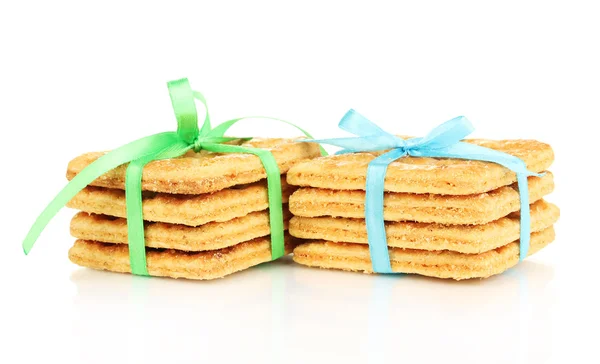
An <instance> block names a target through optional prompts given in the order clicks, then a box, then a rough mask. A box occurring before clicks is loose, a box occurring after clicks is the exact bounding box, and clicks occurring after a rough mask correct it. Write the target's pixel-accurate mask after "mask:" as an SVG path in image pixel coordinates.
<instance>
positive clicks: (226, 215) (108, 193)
mask: <svg viewBox="0 0 600 364" xmlns="http://www.w3.org/2000/svg"><path fill="white" fill-rule="evenodd" d="M281 189H282V201H283V203H287V202H288V198H289V196H290V194H291V193H292V192H293V190H294V189H295V188H294V187H291V186H289V185H288V184H287V183H286V182H285V178H282V183H281ZM241 202H243V203H241ZM67 206H68V207H71V208H74V209H77V210H81V211H85V212H89V213H94V214H103V215H110V216H117V217H126V216H127V210H126V204H125V191H123V190H120V189H109V188H103V187H86V188H85V189H83V190H82V191H81V192H79V194H77V195H76V196H75V197H74V198H73V199H72V200H71V201H70V202H69V203H68V204H67ZM268 207H269V198H268V194H267V182H266V181H260V182H255V183H252V184H249V185H241V186H235V187H230V188H227V189H224V190H220V191H217V192H214V193H205V194H200V195H184V194H169V193H155V192H144V193H143V194H142V209H143V213H144V220H146V221H157V222H168V223H172V224H183V225H189V226H199V225H202V224H206V223H209V222H212V221H219V222H220V221H228V220H231V219H234V218H236V217H241V216H245V215H247V214H249V213H252V212H255V211H262V210H265V209H267V208H268Z"/></svg>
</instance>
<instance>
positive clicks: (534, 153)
mask: <svg viewBox="0 0 600 364" xmlns="http://www.w3.org/2000/svg"><path fill="white" fill-rule="evenodd" d="M465 142H468V143H473V144H477V145H480V146H483V147H487V148H491V149H495V150H498V151H501V152H505V153H508V154H511V155H514V156H516V157H518V158H521V159H522V160H523V161H524V162H525V163H526V164H527V167H528V168H529V170H531V171H534V172H541V171H544V170H546V169H548V167H550V165H551V164H552V162H553V161H554V152H553V151H552V148H551V147H550V145H548V144H545V143H542V142H538V141H535V140H497V141H494V140H483V139H471V140H465ZM378 154H381V153H366V152H365V153H349V154H341V155H331V156H327V157H321V158H316V159H314V160H311V161H307V162H304V163H300V164H298V165H296V166H294V167H293V168H291V169H290V170H289V171H288V183H290V184H292V185H297V186H309V187H317V188H326V189H336V190H364V189H365V181H366V175H367V165H368V164H369V162H370V161H371V160H373V159H374V158H375V157H376V156H377V155H378ZM515 181H516V176H515V174H514V173H513V172H511V171H510V170H508V169H506V168H504V167H502V166H500V165H498V164H495V163H490V162H480V161H473V160H461V159H448V158H412V157H405V158H400V159H398V160H397V161H395V162H392V163H391V164H390V165H389V168H388V170H387V175H386V178H385V190H386V191H388V192H409V193H435V194H442V195H471V194H476V193H482V192H487V191H491V190H494V189H496V188H499V187H502V186H507V185H510V184H512V183H514V182H515Z"/></svg>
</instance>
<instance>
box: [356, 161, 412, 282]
mask: <svg viewBox="0 0 600 364" xmlns="http://www.w3.org/2000/svg"><path fill="white" fill-rule="evenodd" d="M405 155H406V152H405V151H403V150H401V149H394V150H391V151H389V152H387V153H385V154H382V155H380V156H379V157H377V158H375V159H373V160H372V161H371V162H370V163H369V166H368V167H367V182H366V196H365V222H366V225H367V238H368V242H369V254H370V256H371V265H372V266H373V271H374V272H375V273H394V271H393V270H392V264H391V262H390V254H389V251H388V244H387V237H386V233H385V222H384V220H383V196H384V183H385V175H386V173H387V168H388V166H389V164H390V163H392V162H393V161H395V160H396V159H398V158H402V157H403V156H405Z"/></svg>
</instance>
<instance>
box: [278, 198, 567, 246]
mask: <svg viewBox="0 0 600 364" xmlns="http://www.w3.org/2000/svg"><path fill="white" fill-rule="evenodd" d="M559 215H560V211H559V209H558V207H557V206H556V205H554V204H551V203H548V202H546V201H544V200H540V201H538V202H536V203H534V204H532V205H531V231H533V232H537V231H542V230H545V229H547V228H549V227H550V226H552V225H553V224H554V223H555V222H556V221H557V220H558V218H559ZM519 217H520V214H519V213H518V212H515V213H512V214H510V215H508V216H506V217H503V218H500V219H498V220H495V221H492V222H490V223H487V224H484V225H443V224H435V223H419V222H387V223H386V224H385V231H386V235H387V243H388V246H390V247H394V248H407V249H421V250H451V251H456V252H459V253H465V254H477V253H482V252H486V251H489V250H492V249H496V248H498V247H501V246H504V245H506V244H509V243H511V242H513V241H515V240H518V239H519V231H520V221H519ZM289 230H290V234H291V235H292V236H294V237H297V238H301V239H311V240H327V241H333V242H346V243H357V244H368V238H367V228H366V224H365V220H364V219H348V218H333V217H316V218H314V217H313V218H311V217H299V216H295V217H293V218H292V220H291V221H290V228H289Z"/></svg>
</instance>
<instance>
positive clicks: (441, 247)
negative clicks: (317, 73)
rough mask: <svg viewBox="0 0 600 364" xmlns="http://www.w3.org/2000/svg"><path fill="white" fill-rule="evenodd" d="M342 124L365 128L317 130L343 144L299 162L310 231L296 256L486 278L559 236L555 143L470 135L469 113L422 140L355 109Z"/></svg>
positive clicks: (297, 211) (357, 267)
mask: <svg viewBox="0 0 600 364" xmlns="http://www.w3.org/2000/svg"><path fill="white" fill-rule="evenodd" d="M339 126H340V128H342V129H343V130H346V131H349V132H350V133H353V134H355V135H357V137H350V138H337V139H324V140H312V141H316V142H319V143H323V144H330V145H334V146H337V147H341V148H342V150H340V151H339V152H338V153H337V154H336V155H333V156H327V157H321V158H316V159H313V160H311V161H307V162H304V163H300V164H298V165H296V166H294V167H293V168H291V169H290V170H289V171H288V175H287V180H288V183H289V184H291V185H295V186H301V187H300V188H299V189H298V190H297V191H296V192H294V193H293V194H292V196H291V197H290V200H289V208H290V211H291V213H292V214H293V215H294V217H292V219H291V220H290V227H289V232H290V234H291V235H292V236H294V237H297V238H300V239H303V240H302V243H301V244H299V245H298V246H297V247H296V248H295V249H294V261H296V262H297V263H300V264H303V265H307V266H312V267H320V268H331V269H342V270H347V271H360V272H365V273H373V272H375V273H412V274H421V275H425V276H431V277H438V278H453V279H456V280H460V279H468V278H484V277H489V276H492V275H495V274H499V273H502V272H503V271H505V270H507V269H509V268H510V267H512V266H514V265H516V264H517V263H518V262H519V261H521V260H523V259H525V258H526V257H527V256H529V255H531V254H533V253H535V252H537V251H539V250H540V249H542V248H543V247H545V246H546V245H548V244H549V243H550V242H552V241H553V240H554V229H553V225H554V223H555V222H556V221H557V220H558V218H559V210H558V208H557V207H556V206H555V205H553V204H551V203H549V202H546V201H545V200H544V199H543V198H544V196H545V195H547V194H549V193H551V192H552V190H553V189H554V181H553V176H552V173H550V172H549V171H547V169H548V168H549V167H550V165H551V164H552V162H553V160H554V153H553V151H552V148H551V147H550V146H549V145H548V144H545V143H542V142H538V141H535V140H498V141H494V140H482V139H471V140H463V139H464V138H465V137H467V135H469V134H470V133H471V132H472V131H473V127H472V125H471V123H470V122H469V121H468V120H467V119H466V118H464V117H457V118H455V119H452V120H450V121H447V122H445V123H443V124H441V125H440V126H438V127H436V128H435V129H433V130H432V131H431V132H430V133H429V134H427V135H426V136H425V137H423V138H402V137H398V136H396V135H393V134H390V133H388V132H386V131H384V130H382V129H381V128H379V127H378V126H377V125H375V124H374V123H372V122H370V121H369V120H367V119H366V118H364V117H363V116H361V115H360V114H358V113H356V112H355V111H353V110H351V111H349V112H348V113H347V114H346V115H345V116H344V118H343V119H342V120H341V121H340V124H339Z"/></svg>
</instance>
